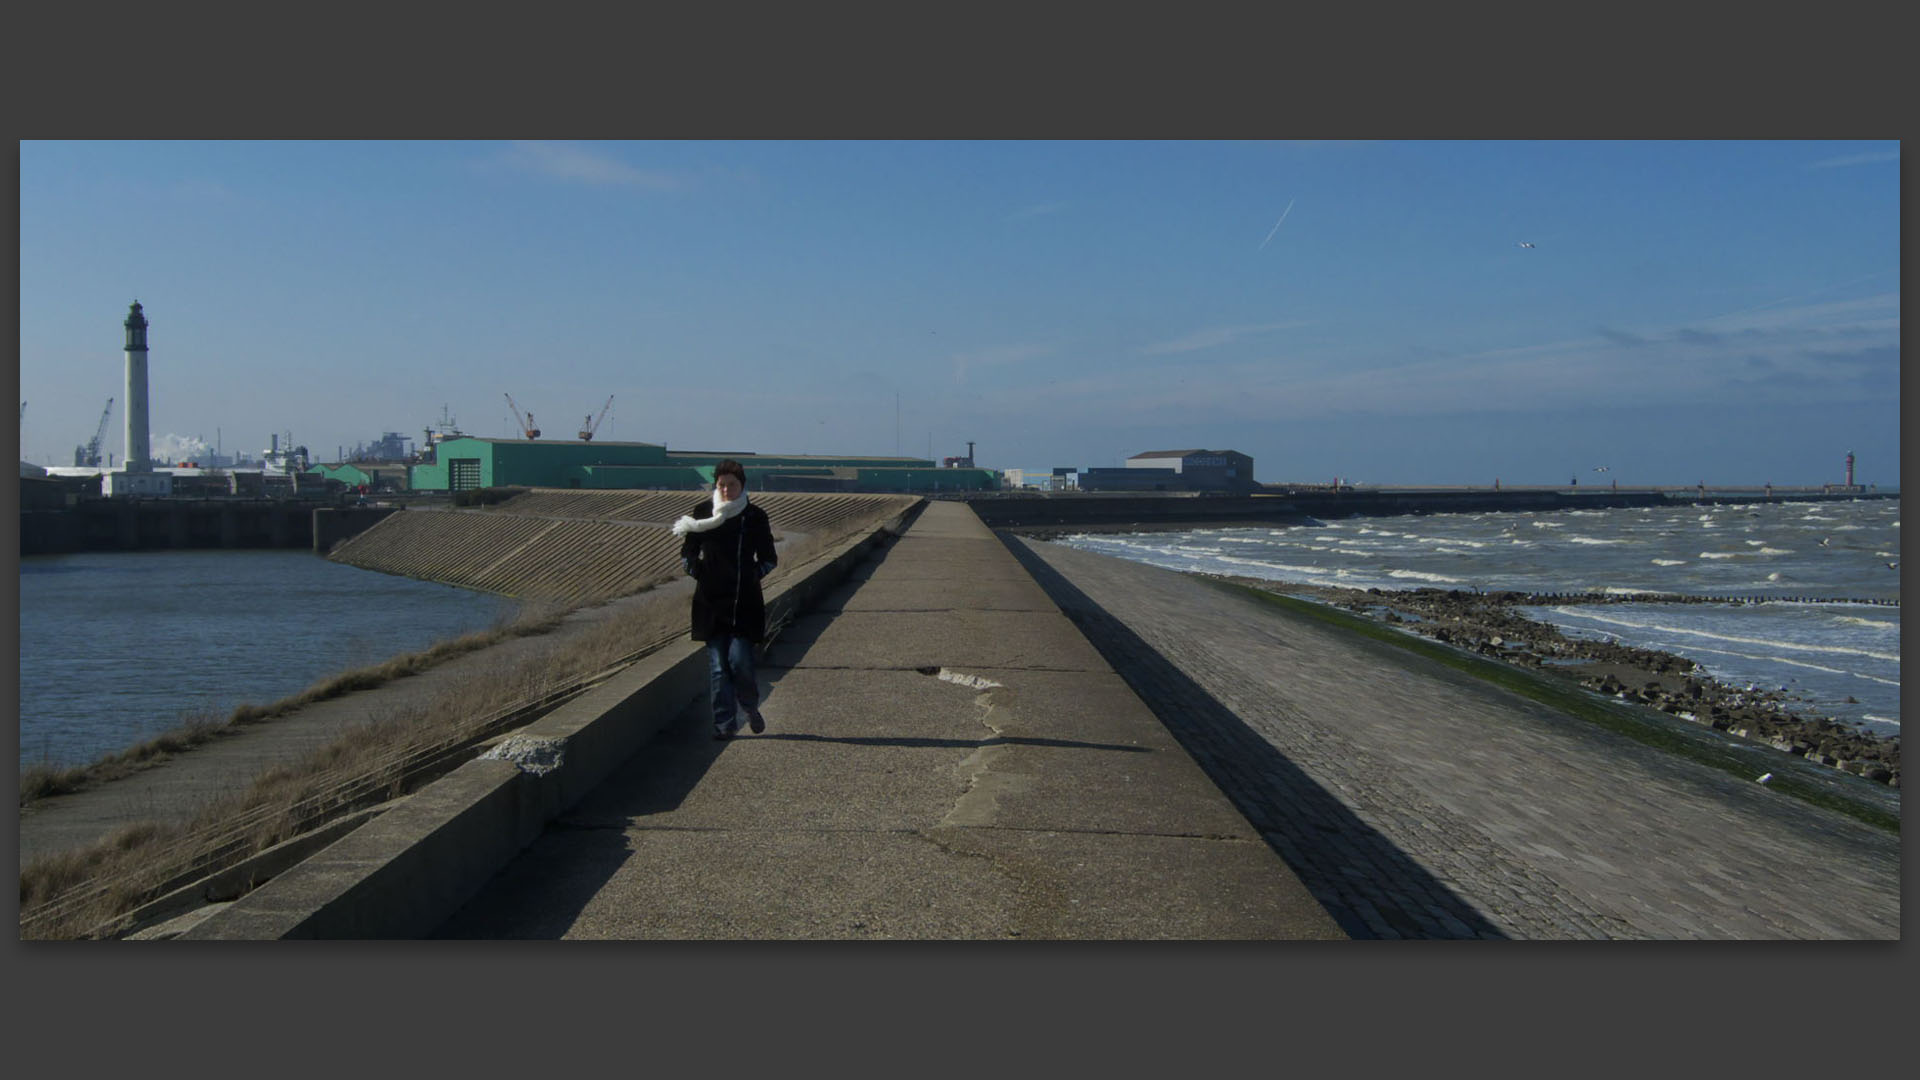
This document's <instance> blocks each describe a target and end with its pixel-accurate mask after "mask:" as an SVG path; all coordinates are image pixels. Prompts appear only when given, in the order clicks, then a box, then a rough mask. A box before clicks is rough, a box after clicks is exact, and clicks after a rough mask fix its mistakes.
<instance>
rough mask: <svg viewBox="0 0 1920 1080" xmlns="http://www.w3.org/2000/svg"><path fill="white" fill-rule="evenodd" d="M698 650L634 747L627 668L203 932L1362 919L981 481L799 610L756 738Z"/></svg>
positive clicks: (1029, 934)
mask: <svg viewBox="0 0 1920 1080" xmlns="http://www.w3.org/2000/svg"><path fill="white" fill-rule="evenodd" d="M699 660H700V656H699V654H698V653H692V654H690V655H689V656H688V657H686V658H684V659H681V660H679V661H675V662H674V663H675V664H677V665H679V666H677V667H676V668H675V670H673V671H666V670H660V671H657V672H655V673H653V676H652V677H653V678H654V679H655V680H656V681H664V682H673V683H675V684H676V686H677V687H678V688H677V689H676V690H675V691H674V692H673V693H671V694H668V695H666V697H665V698H664V699H662V701H663V703H662V704H659V705H657V706H656V707H653V708H651V709H650V710H648V713H649V716H650V717H651V718H652V720H651V723H652V724H654V725H656V726H657V724H658V723H659V722H661V721H663V720H671V721H672V722H671V723H669V724H668V725H667V726H666V727H664V728H662V729H660V730H659V731H658V733H657V735H655V736H654V737H653V739H652V741H651V742H648V743H647V744H646V745H645V747H644V749H642V750H641V751H640V752H638V753H631V754H628V753H625V752H624V751H623V750H621V749H620V746H624V745H626V744H627V743H630V742H631V741H632V740H633V739H634V738H635V737H636V735H637V734H639V733H642V732H649V731H651V730H652V727H649V721H643V720H641V719H639V718H638V717H637V716H627V717H626V718H625V719H621V718H620V717H618V716H616V715H613V714H615V713H617V712H618V711H619V709H618V707H616V706H615V704H614V703H613V702H612V701H611V698H613V697H617V696H619V695H621V694H623V693H624V694H626V695H628V696H629V697H631V696H633V695H634V694H637V693H639V692H640V688H639V687H628V688H626V689H624V690H614V689H612V688H611V687H609V688H608V689H607V691H606V693H605V694H604V695H603V696H602V697H600V698H599V699H597V700H593V701H587V700H582V701H580V702H578V703H576V704H575V705H574V706H569V707H568V708H567V709H563V710H561V711H559V712H556V713H555V714H553V715H552V716H550V717H549V718H548V720H547V721H543V722H542V724H541V725H540V726H539V729H538V730H530V731H528V732H526V733H525V734H526V735H527V736H529V740H528V741H526V742H523V743H521V744H520V746H519V749H518V750H516V751H513V753H512V755H510V756H513V757H515V758H516V760H517V761H518V762H519V764H513V763H510V762H509V761H480V762H475V763H473V764H472V765H471V766H470V767H467V768H463V769H462V770H461V771H460V772H458V773H456V774H454V776H452V777H450V778H449V780H450V781H452V783H449V782H447V781H442V782H441V783H440V784H436V785H434V790H433V791H431V792H430V793H422V794H423V795H426V796H428V797H425V798H422V797H419V796H416V797H415V799H413V800H410V802H409V805H408V806H406V807H401V808H396V809H395V810H394V811H392V812H390V813H389V814H387V815H385V816H384V817H383V818H382V820H381V821H380V822H378V823H375V826H370V827H368V828H366V829H362V830H360V831H359V832H358V833H356V834H354V835H353V836H350V837H348V838H347V839H345V840H343V841H341V842H340V843H338V844H336V845H334V847H333V848H330V849H328V851H326V852H323V853H322V854H321V855H319V856H316V857H315V858H314V859H311V860H309V861H308V862H307V863H306V864H303V865H302V866H301V867H299V868H297V869H296V870H294V871H291V872H289V873H287V874H285V875H283V876H282V877H280V878H277V879H275V880H274V881H272V882H269V883H268V884H267V885H266V886H264V887H263V888H261V889H259V890H258V891H257V892H256V893H254V894H252V895H250V896H249V897H246V898H244V899H242V900H241V901H239V902H237V903H236V904H235V905H233V907H232V908H230V909H228V910H227V911H225V912H222V913H221V914H219V915H216V916H214V917H213V918H211V919H209V920H208V921H206V922H205V923H202V924H201V926H200V927H198V928H197V929H195V930H193V931H191V932H190V933H189V934H187V935H186V936H189V937H280V936H354V937H361V936H415V935H418V934H419V933H421V927H422V926H423V925H424V924H425V923H427V922H428V920H429V917H430V915H431V910H430V909H431V908H433V907H434V906H437V905H445V907H446V910H445V911H443V912H442V915H443V917H445V916H450V918H448V919H447V921H445V922H444V923H441V924H440V925H439V926H438V929H437V930H434V931H433V936H440V937H574V938H780V939H793V938H862V937H891V938H920V939H955V938H994V939H999V938H1216V939H1239V938H1339V937H1341V936H1343V935H1341V933H1340V931H1339V929H1338V927H1337V926H1335V924H1334V923H1333V921H1332V919H1331V918H1329V917H1328V916H1327V914H1326V913H1325V911H1324V910H1322V909H1321V907H1320V906H1319V904H1317V903H1316V902H1315V901H1314V900H1313V899H1312V898H1311V897H1310V896H1309V895H1308V893H1307V891H1306V890H1305V888H1304V887H1303V886H1302V885H1301V884H1300V882H1299V880H1298V879H1297V878H1295V877H1294V876H1293V874H1292V873H1291V872H1289V871H1288V870H1287V868H1286V867H1285V865H1284V864H1283V863H1282V862H1281V861H1280V859H1279V858H1278V857H1277V856H1276V855H1275V854H1274V853H1273V851H1272V849H1271V848H1269V847H1268V846H1267V845H1266V844H1265V843H1264V842H1263V841H1262V840H1261V839H1260V838H1259V836H1258V835H1257V834H1256V833H1255V832H1254V831H1253V830H1252V829H1251V828H1249V826H1248V825H1247V823H1246V820H1245V819H1244V818H1243V817H1241V816H1240V814H1239V813H1237V812H1236V811H1235V810H1234V809H1233V807H1232V806H1231V805H1230V804H1229V803H1228V802H1227V800H1226V799H1225V798H1224V796H1222V795H1221V793H1220V792H1219V790H1218V789H1217V788H1216V787H1215V786H1214V785H1213V784H1212V782H1211V781H1209V780H1208V779H1207V778H1206V776H1205V775H1204V774H1203V773H1202V772H1201V771H1200V769H1199V768H1198V767H1197V766H1196V765H1195V764H1194V762H1193V760H1192V759H1191V758H1190V757H1189V756H1188V755H1187V754H1186V753H1185V751H1183V750H1182V749H1181V748H1180V747H1179V745H1178V744H1177V743H1176V742H1175V741H1174V740H1173V738H1172V736H1171V735H1170V734H1169V733H1168V732H1167V730H1166V728H1165V727H1164V726H1162V725H1161V724H1160V723H1159V722H1158V721H1157V720H1156V719H1154V717H1153V716H1152V714H1151V713H1150V712H1149V711H1148V710H1147V709H1146V707H1145V706H1144V705H1143V704H1141V702H1140V701H1139V699H1138V698H1137V697H1136V696H1135V695H1134V694H1133V693H1132V692H1131V691H1129V690H1128V689H1127V688H1126V686H1125V684H1124V682H1122V680H1121V679H1120V677H1119V676H1118V675H1117V674H1116V673H1115V672H1114V671H1113V670H1112V669H1111V668H1110V667H1108V666H1107V665H1106V664H1105V663H1104V662H1103V661H1102V660H1101V659H1100V657H1099V655H1098V654H1097V653H1096V652H1095V651H1094V650H1093V649H1092V648H1091V647H1090V646H1089V645H1088V644H1087V642H1086V640H1085V639H1084V638H1083V637H1081V636H1080V635H1079V634H1078V633H1077V632H1076V631H1075V630H1074V628H1073V627H1072V625H1071V624H1070V623H1068V622H1067V620H1066V619H1065V618H1064V616H1062V615H1061V614H1060V611H1059V609H1058V608H1057V607H1055V606H1054V605H1053V604H1052V603H1051V602H1050V601H1048V600H1047V599H1046V597H1045V595H1044V594H1043V593H1042V592H1041V591H1040V590H1039V589H1038V587H1037V586H1036V585H1035V584H1034V582H1033V580H1032V578H1031V577H1030V576H1029V575H1027V574H1026V572H1025V571H1023V570H1022V569H1021V568H1020V567H1019V566H1018V565H1017V564H1016V563H1015V562H1014V561H1013V559H1012V558H1011V556H1010V555H1009V554H1008V552H1007V551H1006V549H1005V548H1004V547H1002V546H1001V545H1000V543H999V542H998V541H997V540H995V539H994V537H993V535H992V533H991V532H990V531H988V530H987V529H986V528H985V527H984V526H983V525H981V523H980V522H979V520H978V519H977V518H976V517H975V516H974V515H973V514H972V513H970V512H969V511H967V510H966V509H965V508H964V507H962V506H959V505H956V504H952V503H935V504H931V505H929V506H928V508H927V509H926V511H925V512H924V513H922V514H921V515H920V516H919V517H918V518H917V519H915V520H914V521H913V522H912V524H911V525H910V526H909V527H908V528H907V529H906V531H905V532H904V534H903V535H902V536H901V537H900V539H899V540H898V541H897V542H894V543H891V544H889V545H887V546H885V547H884V548H882V549H881V550H879V551H876V552H875V553H874V554H873V555H872V556H871V557H870V558H868V559H867V561H866V562H865V563H864V564H863V565H861V566H860V567H859V568H858V569H857V570H855V571H854V572H853V575H852V577H851V578H850V579H849V580H847V581H846V582H845V583H844V584H842V585H840V586H839V587H838V588H836V589H834V590H832V591H831V592H830V593H829V594H828V595H826V596H825V597H824V598H823V599H821V600H820V601H819V602H818V603H817V605H816V606H814V607H813V608H812V609H810V610H808V611H807V612H806V613H805V614H802V615H800V616H799V617H797V618H795V619H794V620H793V621H792V623H791V625H789V626H788V627H787V628H786V629H785V631H784V632H783V633H782V634H781V635H780V636H779V638H778V640H777V641H776V642H775V643H774V644H773V645H772V647H771V649H770V650H769V651H768V655H767V657H766V659H765V662H764V665H763V668H762V677H763V683H764V684H765V685H767V687H768V694H767V697H766V699H765V703H764V707H765V712H766V715H767V717H768V720H769V723H770V725H771V726H770V729H769V730H768V732H767V733H766V734H765V735H761V736H750V735H743V736H741V737H740V738H737V739H735V740H733V741H731V742H726V743H715V742H713V741H711V739H710V738H709V737H708V736H707V734H706V728H707V725H706V723H705V721H704V719H703V718H702V716H701V712H702V709H701V708H700V706H699V703H700V701H701V700H702V699H703V696H704V690H703V687H702V686H701V685H700V684H701V680H700V679H699V668H698V667H697V663H698V661H699ZM690 661H691V662H692V663H694V664H695V665H696V666H694V667H692V668H691V672H692V674H693V676H694V677H693V679H692V681H691V685H688V686H679V685H678V680H680V679H682V678H684V676H685V674H686V672H687V671H688V668H687V667H686V666H685V665H687V664H688V663H689V662H690ZM660 663H662V664H666V663H669V661H668V660H667V659H666V658H664V657H663V658H661V660H660ZM647 674H648V673H645V672H635V678H636V679H640V678H643V677H646V676H647ZM689 694H691V696H692V697H693V698H694V699H695V707H693V708H685V709H681V710H679V711H678V713H677V715H676V716H673V717H666V716H665V712H666V706H667V705H669V704H671V699H672V698H674V697H681V698H684V697H686V696H688V695H689ZM563 713H566V714H568V715H564V716H563V715H562V714H563ZM589 714H594V715H589ZM598 724H608V725H613V726H617V727H621V728H624V729H626V730H625V733H624V734H623V735H622V736H621V737H620V738H621V740H623V741H622V742H621V743H620V744H619V745H612V744H609V745H606V746H604V747H598V748H592V749H589V748H588V747H587V746H586V744H585V742H584V741H583V740H584V739H585V738H587V736H586V734H585V733H586V732H587V731H588V730H591V729H594V728H595V727H596V725H598ZM546 738H553V739H556V740H560V741H561V742H563V743H564V744H565V745H564V746H563V747H561V748H560V761H561V764H560V767H559V768H557V769H554V770H553V771H550V772H544V773H543V772H541V771H540V770H541V769H542V768H544V767H545V765H546V764H547V763H548V762H549V761H550V760H551V753H550V751H551V750H552V749H553V747H551V746H550V745H544V744H542V743H541V742H540V740H541V739H546ZM570 769H577V770H578V771H576V772H575V773H574V774H573V775H572V777H570V778H569V777H568V776H567V775H566V774H567V773H568V770H570ZM608 770H610V771H608ZM601 777H604V779H601ZM589 789H590V790H589ZM575 800H577V801H575ZM569 803H571V806H570V808H567V807H568V804H569ZM563 810H564V812H562V811H563ZM554 813H558V814H559V817H558V819H557V820H556V821H554V822H553V823H552V825H551V826H549V827H546V828H544V830H542V829H541V828H539V827H538V824H536V825H535V826H534V827H533V828H532V830H531V833H530V832H529V823H534V822H537V823H539V824H544V823H545V819H546V817H548V816H550V815H552V814H554ZM403 815H404V816H403ZM528 841H531V843H530V844H528V846H527V847H526V850H525V851H523V852H521V853H520V854H519V855H518V857H515V858H512V859H511V860H510V861H509V860H507V859H505V858H503V857H502V855H503V853H505V854H511V852H510V851H509V850H508V849H512V848H518V847H519V846H520V845H522V844H526V843H527V842H528ZM492 859H500V861H501V863H504V869H502V870H501V871H500V872H499V873H498V874H497V875H494V876H493V877H492V878H491V879H490V880H487V881H485V882H484V883H483V882H474V883H473V885H472V886H471V887H469V893H470V894H471V899H470V900H469V902H467V903H466V904H465V906H464V907H461V908H459V909H458V911H457V912H456V911H455V909H454V905H453V904H449V900H455V902H456V903H457V900H456V899H455V894H457V893H458V892H459V891H460V888H461V883H462V882H464V881H466V880H468V879H470V878H472V877H473V876H474V875H475V874H477V873H478V872H479V871H480V870H481V869H483V868H484V865H485V863H486V862H487V861H489V860H492ZM456 879H457V880H456ZM482 886H484V887H482ZM474 888H477V889H478V891H477V893H474V892H472V889H474ZM459 899H465V897H460V898H459Z"/></svg>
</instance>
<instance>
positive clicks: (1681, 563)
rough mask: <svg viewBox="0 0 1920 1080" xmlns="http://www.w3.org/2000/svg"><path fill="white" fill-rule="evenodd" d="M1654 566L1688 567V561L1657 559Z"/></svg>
mask: <svg viewBox="0 0 1920 1080" xmlns="http://www.w3.org/2000/svg"><path fill="white" fill-rule="evenodd" d="M1653 565H1655V566H1685V565H1687V560H1685V559H1655V560H1653Z"/></svg>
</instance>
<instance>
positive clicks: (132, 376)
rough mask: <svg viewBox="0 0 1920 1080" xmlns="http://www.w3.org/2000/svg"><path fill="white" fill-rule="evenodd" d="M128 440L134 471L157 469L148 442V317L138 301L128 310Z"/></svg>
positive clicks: (130, 468) (127, 456)
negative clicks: (154, 467) (154, 466)
mask: <svg viewBox="0 0 1920 1080" xmlns="http://www.w3.org/2000/svg"><path fill="white" fill-rule="evenodd" d="M126 327H127V396H126V397H125V398H122V399H121V400H123V401H125V402H126V403H127V411H126V427H127V443H126V453H125V454H124V455H123V460H124V461H125V462H126V470H127V471H128V472H130V473H150V472H152V471H153V453H152V450H151V449H150V447H149V444H148V441H147V317H146V316H145V315H144V314H142V313H141V311H140V301H138V300H135V301H134V302H133V307H132V308H131V309H130V310H129V311H128V312H127V322H126Z"/></svg>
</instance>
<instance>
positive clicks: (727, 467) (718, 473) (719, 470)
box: [713, 458, 747, 488]
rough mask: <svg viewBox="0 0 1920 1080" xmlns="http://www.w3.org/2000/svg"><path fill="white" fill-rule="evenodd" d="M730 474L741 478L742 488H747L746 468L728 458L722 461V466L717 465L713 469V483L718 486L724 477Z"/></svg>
mask: <svg viewBox="0 0 1920 1080" xmlns="http://www.w3.org/2000/svg"><path fill="white" fill-rule="evenodd" d="M729 473H731V474H733V475H734V476H737V477H739V478H740V486H741V487H742V488H745V487H746V486H747V469H746V466H744V465H742V464H740V463H739V462H737V461H735V460H733V459H732V458H727V459H726V460H725V461H722V462H721V463H720V464H718V465H715V466H714V467H713V482H714V483H716V484H717V483H719V482H720V478H721V477H723V476H726V475H727V474H729Z"/></svg>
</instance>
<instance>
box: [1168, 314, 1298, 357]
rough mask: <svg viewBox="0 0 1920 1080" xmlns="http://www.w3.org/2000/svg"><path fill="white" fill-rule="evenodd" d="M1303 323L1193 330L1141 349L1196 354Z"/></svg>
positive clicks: (1289, 328)
mask: <svg viewBox="0 0 1920 1080" xmlns="http://www.w3.org/2000/svg"><path fill="white" fill-rule="evenodd" d="M1306 325H1307V323H1306V322H1305V321H1296V322H1277V323H1260V324H1258V325H1255V326H1216V327H1211V328H1209V329H1205V330H1195V331H1194V332H1193V333H1190V334H1188V335H1186V336H1185V337H1180V338H1175V339H1174V340H1172V341H1162V342H1158V343H1156V344H1153V345H1147V346H1144V347H1143V348H1141V350H1140V352H1141V354H1142V355H1145V356H1170V355H1173V354H1175V353H1189V352H1197V351H1199V350H1201V349H1212V348H1217V347H1219V346H1221V345H1227V344H1230V343H1232V342H1235V341H1238V340H1240V339H1242V338H1247V337H1253V336H1256V335H1259V334H1268V333H1272V332H1273V331H1275V330H1291V329H1293V328H1294V327H1297V326H1306Z"/></svg>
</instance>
